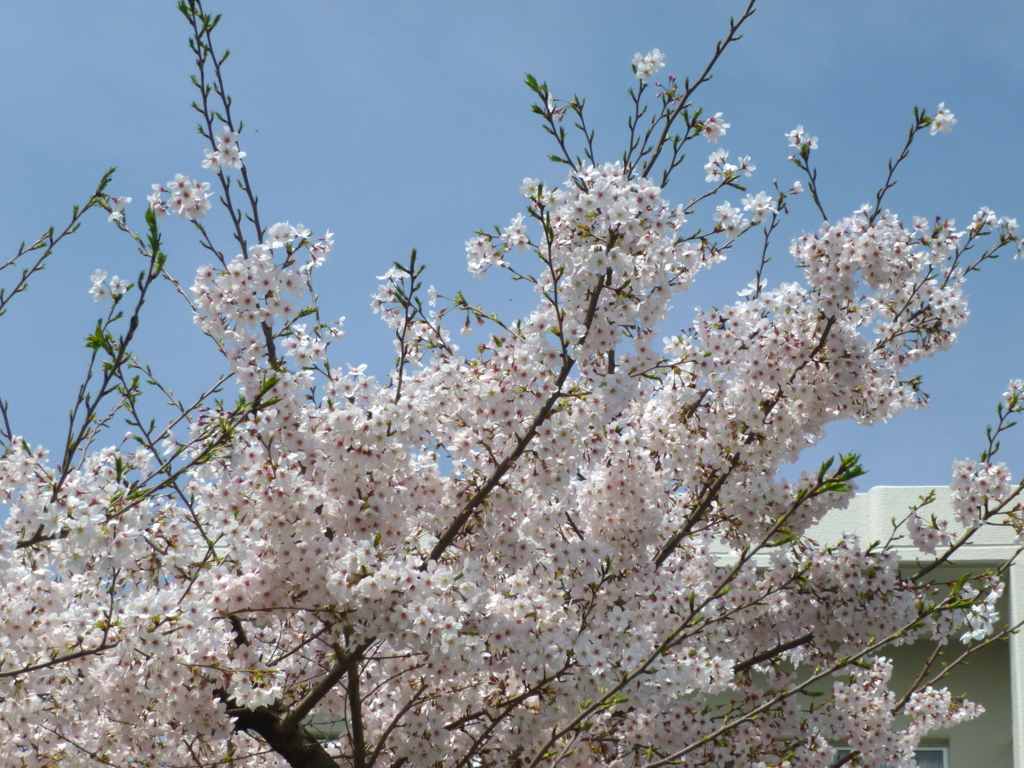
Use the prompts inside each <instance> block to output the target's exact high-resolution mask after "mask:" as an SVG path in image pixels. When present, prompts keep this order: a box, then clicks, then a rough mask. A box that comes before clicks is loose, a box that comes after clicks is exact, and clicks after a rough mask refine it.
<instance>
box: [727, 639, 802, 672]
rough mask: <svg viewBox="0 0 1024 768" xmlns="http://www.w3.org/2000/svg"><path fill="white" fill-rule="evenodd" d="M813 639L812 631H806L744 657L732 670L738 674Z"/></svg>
mask: <svg viewBox="0 0 1024 768" xmlns="http://www.w3.org/2000/svg"><path fill="white" fill-rule="evenodd" d="M813 639H814V633H812V632H808V633H807V634H806V635H801V636H800V637H797V638H794V639H792V640H789V641H788V642H785V643H779V644H778V645H776V646H775V647H774V648H769V649H768V650H767V651H764V652H763V653H759V654H757V655H756V656H751V657H750V658H749V659H746V660H745V661H741V662H739V663H737V664H734V665H733V668H732V671H733V672H734V673H736V674H739V673H740V672H744V671H746V670H748V669H750V668H751V667H753V666H756V665H757V664H760V663H761V662H762V661H768V660H769V659H773V658H775V657H776V656H778V655H779V654H780V653H785V652H786V651H791V650H793V649H794V648H799V647H800V646H801V645H807V643H809V642H811V641H812V640H813Z"/></svg>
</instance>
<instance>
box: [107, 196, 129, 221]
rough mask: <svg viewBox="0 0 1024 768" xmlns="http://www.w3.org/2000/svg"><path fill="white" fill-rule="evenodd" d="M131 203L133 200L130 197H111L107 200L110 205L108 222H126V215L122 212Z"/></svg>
mask: <svg viewBox="0 0 1024 768" xmlns="http://www.w3.org/2000/svg"><path fill="white" fill-rule="evenodd" d="M131 201H132V199H131V198H130V197H114V196H113V195H111V196H110V197H109V198H108V199H107V202H108V203H109V205H110V215H109V216H107V221H124V214H123V213H122V211H123V210H124V207H125V206H126V205H128V203H130V202H131Z"/></svg>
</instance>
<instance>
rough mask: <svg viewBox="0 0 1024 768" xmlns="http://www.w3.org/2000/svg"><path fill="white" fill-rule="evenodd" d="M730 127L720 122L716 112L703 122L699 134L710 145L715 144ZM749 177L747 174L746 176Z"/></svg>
mask: <svg viewBox="0 0 1024 768" xmlns="http://www.w3.org/2000/svg"><path fill="white" fill-rule="evenodd" d="M730 127H732V126H731V125H730V124H729V123H727V122H725V121H724V120H722V113H721V112H716V113H715V115H714V117H709V118H708V119H707V120H705V121H704V125H703V127H702V128H701V130H700V132H701V133H702V134H704V138H705V139H707V140H708V141H710V142H711V143H712V144H717V143H718V140H719V139H720V138H722V137H723V136H725V134H726V130H725V129H726V128H730ZM747 175H749V174H747Z"/></svg>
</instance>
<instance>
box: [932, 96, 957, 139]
mask: <svg viewBox="0 0 1024 768" xmlns="http://www.w3.org/2000/svg"><path fill="white" fill-rule="evenodd" d="M954 125H956V118H955V117H953V113H952V112H950V111H949V110H948V109H946V104H945V102H942V103H940V104H939V109H938V111H937V112H936V113H935V114H934V115H933V116H932V125H931V134H932V136H934V135H935V134H936V133H939V132H940V131H941V132H942V133H949V132H950V131H952V130H953V126H954Z"/></svg>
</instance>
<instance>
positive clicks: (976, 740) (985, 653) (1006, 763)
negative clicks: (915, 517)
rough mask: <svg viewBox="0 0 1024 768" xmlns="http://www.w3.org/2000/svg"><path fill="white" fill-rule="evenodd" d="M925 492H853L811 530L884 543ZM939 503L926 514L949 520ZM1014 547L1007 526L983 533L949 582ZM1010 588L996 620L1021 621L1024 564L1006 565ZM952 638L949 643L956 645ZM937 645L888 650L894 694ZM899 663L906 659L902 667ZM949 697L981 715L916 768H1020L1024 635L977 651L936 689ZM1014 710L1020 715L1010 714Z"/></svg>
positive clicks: (943, 493)
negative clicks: (976, 707)
mask: <svg viewBox="0 0 1024 768" xmlns="http://www.w3.org/2000/svg"><path fill="white" fill-rule="evenodd" d="M931 490H932V489H931V488H922V487H885V486H881V487H878V488H872V489H871V490H870V491H868V492H867V493H863V494H858V495H857V496H856V498H855V499H854V501H853V502H852V503H851V504H850V507H849V508H848V509H846V510H843V511H837V512H830V513H829V514H828V515H827V516H826V517H825V518H824V520H823V521H822V522H821V523H820V524H819V525H818V526H816V527H815V529H814V530H813V531H812V532H811V534H810V535H811V536H812V537H813V538H816V539H818V540H819V541H822V542H827V541H838V540H839V539H840V538H841V537H842V535H843V533H844V532H847V531H850V532H856V533H858V534H859V535H860V536H861V539H862V541H865V542H870V541H876V540H882V541H885V540H886V539H888V537H889V534H890V533H891V532H892V520H893V518H897V519H902V518H903V517H904V516H905V515H906V514H907V512H908V511H909V508H910V507H911V506H912V505H914V504H916V503H919V500H920V497H921V496H923V495H925V494H927V493H928V492H929V491H931ZM935 491H936V500H935V502H934V503H932V504H930V505H929V506H928V507H926V508H925V510H923V511H922V512H924V511H927V512H929V513H935V514H936V516H937V517H939V518H946V519H950V520H952V519H953V510H952V506H951V504H950V501H949V490H948V489H946V488H939V489H935ZM1018 548H1019V547H1018V546H1017V545H1016V544H1014V542H1013V531H1012V530H1010V529H1008V528H985V529H982V530H980V531H978V533H977V534H976V535H975V537H974V538H973V539H972V541H971V543H970V544H968V545H966V546H965V547H964V548H963V549H961V550H960V551H959V552H958V553H957V554H956V557H955V558H954V562H953V565H951V566H943V568H944V569H945V571H946V572H948V574H949V580H950V581H953V580H955V579H956V578H958V577H959V575H960V574H962V573H963V572H964V571H975V572H977V571H982V570H985V569H986V568H990V567H993V566H996V565H1001V564H1003V563H1005V562H1006V561H1007V560H1009V559H1010V558H1011V557H1013V555H1014V553H1015V552H1017V550H1018ZM896 549H897V551H898V552H899V554H900V556H901V557H902V558H903V559H904V560H907V561H909V562H913V561H915V560H916V559H917V558H918V557H919V556H920V553H919V552H918V551H917V550H916V549H914V548H913V547H911V546H909V545H904V546H897V547H896ZM1006 581H1007V590H1006V594H1004V596H1003V599H1002V601H1001V605H1000V606H999V609H1000V615H1001V618H1002V619H1003V620H1004V621H1005V620H1009V621H1010V622H1011V623H1013V624H1016V623H1017V622H1020V621H1021V620H1022V619H1024V562H1016V563H1015V564H1014V565H1012V566H1010V571H1009V577H1008V579H1006ZM956 642H957V641H956V640H953V641H951V644H952V643H956ZM933 648H934V646H932V645H930V644H929V643H920V642H919V643H915V644H914V645H913V646H910V647H907V648H894V649H891V650H890V651H887V653H889V654H890V655H891V656H892V657H893V670H894V672H893V687H894V689H895V690H897V691H899V690H900V689H901V688H903V689H905V688H906V687H907V686H909V685H910V684H911V683H912V682H913V674H912V673H913V672H914V671H915V670H919V669H920V663H919V662H920V661H921V660H923V659H924V658H926V654H928V653H930V652H931V650H932V649H933ZM901 660H902V661H903V662H904V663H903V664H901V663H900V662H901ZM943 684H944V685H946V686H947V687H948V688H949V690H950V691H951V692H952V693H953V694H963V695H965V696H967V698H968V699H970V700H971V701H975V702H977V703H979V704H982V705H983V706H984V707H985V714H984V715H982V716H981V717H980V718H977V719H975V720H973V721H971V722H968V723H964V724H961V725H959V726H957V727H956V728H953V729H950V730H949V731H945V732H942V733H938V734H935V735H936V736H937V738H935V739H932V740H928V741H926V742H925V743H924V744H922V746H923V747H931V750H929V752H931V754H921V755H920V756H919V763H920V765H921V768H932V766H935V768H939V767H940V766H941V767H942V768H1024V634H1017V635H1013V636H1011V637H1010V639H1009V640H1007V641H999V642H996V643H993V644H992V645H990V646H988V647H986V648H983V649H981V650H980V651H978V653H976V654H974V655H973V656H971V657H970V659H969V664H968V665H965V666H961V667H959V668H957V669H955V670H954V671H953V672H952V673H951V674H950V675H949V677H947V678H946V679H945V680H944V681H943V682H942V683H940V685H943ZM1014 713H1017V716H1014Z"/></svg>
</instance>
